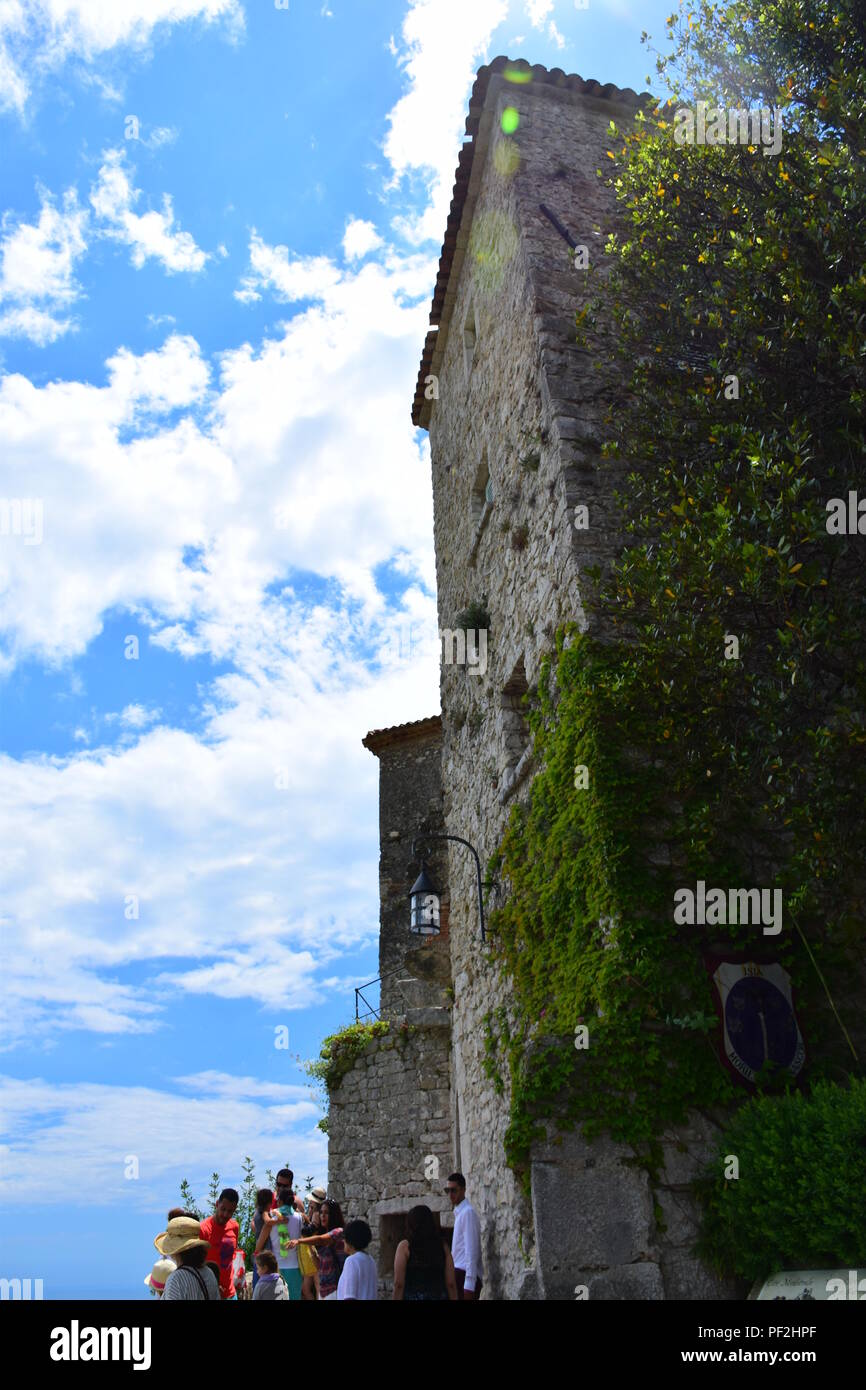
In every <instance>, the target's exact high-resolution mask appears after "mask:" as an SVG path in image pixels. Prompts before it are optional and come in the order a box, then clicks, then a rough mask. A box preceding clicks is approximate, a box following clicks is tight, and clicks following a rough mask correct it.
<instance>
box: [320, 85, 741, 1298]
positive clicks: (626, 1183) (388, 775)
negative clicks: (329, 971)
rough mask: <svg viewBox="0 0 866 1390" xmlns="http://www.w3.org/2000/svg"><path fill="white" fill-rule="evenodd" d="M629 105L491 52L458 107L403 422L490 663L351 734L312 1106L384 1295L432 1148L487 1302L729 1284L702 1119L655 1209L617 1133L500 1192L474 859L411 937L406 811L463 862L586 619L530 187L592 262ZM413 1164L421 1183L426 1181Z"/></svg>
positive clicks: (435, 1191)
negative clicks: (349, 991) (712, 1262)
mask: <svg viewBox="0 0 866 1390" xmlns="http://www.w3.org/2000/svg"><path fill="white" fill-rule="evenodd" d="M515 79H516V80H515ZM640 100H641V99H640V98H638V97H636V95H635V94H634V93H633V92H631V91H628V90H627V91H620V90H619V89H617V88H615V87H612V86H606V87H602V86H600V85H599V84H598V83H597V82H584V81H583V80H582V79H581V78H579V77H577V76H570V77H566V75H565V74H564V73H562V72H560V71H559V70H553V71H547V70H546V69H544V68H541V67H533V68H530V67H529V66H528V65H527V64H525V63H509V62H508V61H507V60H506V59H504V58H498V59H496V60H495V61H494V62H493V63H492V64H491V65H490V66H488V67H484V68H482V69H481V70H480V71H479V73H478V77H477V80H476V82H475V86H474V89H473V93H472V97H471V101H470V107H469V116H468V119H467V123H466V131H467V137H469V138H468V140H467V142H466V143H465V144H464V146H463V149H462V152H461V156H460V163H459V166H458V169H457V182H456V184H455V191H454V200H453V202H452V204H451V215H450V217H449V221H448V227H447V229H446V236H445V242H444V245H443V252H442V259H441V262H440V270H439V275H438V278H437V282H436V290H435V293H434V298H433V308H432V312H431V323H432V324H433V327H432V328H431V331H430V332H429V333H428V336H427V339H426V342H425V347H424V355H423V359H422V363H421V369H420V372H419V377H418V386H417V390H416V395H415V401H414V406H413V420H414V422H415V424H416V425H420V426H422V427H424V428H426V429H427V430H428V431H429V435H430V445H431V455H432V478H433V499H434V539H435V550H436V573H437V585H438V611H439V626H440V629H454V628H455V627H456V626H457V615H458V613H460V612H465V610H466V609H467V608H469V607H470V606H471V605H473V604H474V605H477V606H478V607H483V608H484V609H485V610H486V612H487V613H488V614H489V621H490V627H489V636H488V659H487V667H486V671H485V672H484V674H483V675H481V674H480V672H472V671H471V668H469V667H467V666H466V665H459V664H456V663H451V664H448V663H443V665H442V667H441V692H440V693H441V707H442V716H441V727H440V725H439V721H438V720H435V721H434V720H421V721H419V722H418V723H417V724H416V725H411V724H410V725H402V726H398V727H397V728H396V729H393V730H379V731H377V733H375V734H371V735H368V738H367V739H366V740H365V743H366V745H367V746H368V747H369V748H370V749H371V751H372V752H374V753H375V754H376V755H377V756H378V757H379V759H380V839H381V871H380V882H381V949H380V965H381V970H382V972H383V974H385V972H388V978H387V981H386V980H383V986H382V989H383V993H382V1001H383V1017H385V1018H387V1019H388V1020H389V1021H390V1022H391V1024H392V1027H391V1032H390V1033H389V1035H388V1037H387V1038H386V1039H384V1040H380V1041H379V1042H378V1043H373V1044H371V1045H370V1047H369V1048H368V1050H367V1052H366V1053H365V1054H364V1055H363V1056H362V1057H361V1058H359V1060H358V1061H357V1062H356V1063H355V1066H354V1069H353V1071H351V1072H350V1073H349V1074H348V1075H347V1076H346V1077H345V1078H344V1079H343V1081H342V1083H341V1085H340V1086H339V1087H338V1088H337V1089H336V1090H335V1091H334V1093H333V1094H332V1096H331V1102H330V1103H331V1110H330V1122H329V1134H330V1153H329V1162H330V1186H331V1190H332V1191H333V1192H334V1193H335V1195H338V1196H339V1197H340V1198H341V1200H343V1201H345V1202H346V1203H347V1207H348V1210H347V1211H346V1215H347V1216H349V1215H352V1216H364V1217H366V1219H367V1220H369V1221H370V1224H371V1226H372V1228H373V1232H374V1238H375V1247H374V1251H373V1253H374V1254H375V1255H376V1257H377V1258H378V1259H379V1262H380V1275H381V1278H382V1288H383V1289H386V1288H387V1287H389V1282H388V1276H389V1271H390V1268H391V1265H392V1261H393V1251H394V1247H395V1244H396V1240H398V1239H399V1238H400V1237H401V1236H402V1234H403V1231H402V1221H403V1213H405V1211H406V1210H407V1209H408V1207H410V1206H412V1205H413V1204H414V1203H415V1202H417V1201H422V1200H424V1201H427V1202H428V1203H429V1205H431V1206H432V1207H433V1208H434V1210H436V1211H438V1212H439V1213H440V1215H441V1219H442V1224H443V1227H447V1226H448V1223H449V1220H450V1213H449V1212H447V1211H446V1208H447V1201H446V1199H445V1198H444V1196H443V1195H442V1181H441V1178H442V1177H444V1176H445V1175H447V1172H448V1171H449V1169H450V1168H451V1167H452V1166H454V1167H459V1168H460V1169H461V1170H462V1171H463V1172H464V1173H465V1174H466V1176H467V1179H468V1193H469V1196H470V1198H471V1200H472V1203H473V1205H474V1206H475V1207H476V1209H477V1211H478V1212H479V1215H480V1218H481V1225H482V1232H483V1255H484V1265H485V1273H484V1278H485V1290H484V1294H483V1297H485V1298H487V1297H490V1298H496V1299H523V1298H527V1299H573V1298H574V1297H575V1288H576V1286H579V1285H582V1286H585V1287H586V1288H587V1290H588V1295H589V1298H590V1299H593V1300H594V1299H598V1298H618V1299H621V1298H651V1299H659V1298H665V1297H667V1298H671V1297H673V1298H702V1297H731V1296H736V1295H737V1294H738V1293H740V1292H741V1290H740V1289H739V1288H737V1287H734V1286H730V1285H723V1284H721V1283H720V1282H719V1281H717V1280H716V1279H715V1278H714V1277H713V1276H712V1275H711V1274H710V1273H709V1272H708V1271H707V1270H705V1269H704V1267H703V1266H702V1265H701V1264H700V1262H699V1261H698V1260H697V1259H696V1258H694V1257H693V1256H692V1254H691V1253H690V1248H691V1245H692V1242H693V1239H694V1236H695V1233H696V1208H695V1206H694V1203H693V1201H692V1198H691V1194H690V1190H689V1184H690V1182H691V1180H692V1179H693V1177H694V1176H695V1175H696V1173H697V1171H698V1169H699V1167H700V1165H701V1163H702V1162H703V1161H704V1159H705V1157H706V1156H707V1155H708V1153H709V1151H710V1148H711V1146H712V1142H713V1134H714V1123H713V1121H712V1120H710V1119H707V1118H705V1117H697V1116H696V1117H694V1123H693V1124H691V1125H689V1126H686V1127H685V1128H683V1129H681V1130H679V1131H677V1132H672V1133H671V1134H669V1135H667V1136H666V1137H665V1145H664V1147H665V1152H666V1154H667V1162H666V1164H665V1169H664V1173H663V1182H662V1185H661V1187H660V1188H659V1189H657V1191H656V1193H655V1202H654V1195H653V1193H652V1192H651V1190H650V1187H649V1181H648V1178H647V1176H646V1174H645V1173H644V1172H642V1171H641V1170H638V1169H635V1168H632V1167H628V1166H625V1165H624V1163H623V1160H624V1159H625V1158H627V1157H629V1154H628V1151H627V1150H626V1149H625V1148H624V1146H622V1145H616V1144H614V1143H612V1142H611V1141H610V1140H605V1139H600V1140H597V1141H596V1142H595V1143H593V1144H592V1145H589V1144H587V1143H586V1141H585V1140H584V1139H583V1138H582V1136H581V1135H580V1134H579V1133H578V1134H572V1135H566V1136H562V1137H560V1138H559V1139H557V1141H556V1142H553V1141H552V1142H549V1143H545V1144H539V1145H536V1148H535V1150H534V1151H533V1155H532V1170H531V1176H532V1198H531V1201H527V1200H526V1199H525V1198H524V1196H523V1195H522V1193H521V1191H520V1188H519V1186H518V1183H517V1182H516V1180H515V1178H514V1175H513V1174H512V1173H511V1171H510V1170H509V1168H508V1167H507V1165H506V1163H505V1153H504V1147H503V1138H504V1133H505V1129H506V1127H507V1123H508V1108H509V1095H508V1085H507V1080H506V1087H505V1092H504V1094H502V1095H497V1094H496V1091H495V1089H494V1086H493V1083H492V1081H491V1080H490V1078H488V1076H487V1075H486V1074H485V1072H484V1068H483V1059H484V1022H483V1020H484V1018H485V1015H487V1014H488V1013H490V1012H491V1010H493V1009H496V1008H497V1007H498V1006H499V1005H504V1006H505V1007H506V1009H507V1008H508V1005H509V989H508V985H507V983H504V982H503V981H502V980H501V979H500V978H499V976H498V974H497V973H496V972H495V971H494V969H493V967H492V966H489V965H487V963H486V962H485V959H484V955H483V953H482V951H481V950H480V947H479V930H478V915H477V891H476V886H475V877H474V874H475V870H474V863H473V861H472V858H471V855H469V854H468V853H467V852H466V851H465V850H464V849H463V848H462V847H461V846H459V845H449V846H448V850H449V852H448V854H447V856H445V855H442V856H440V858H439V859H438V860H437V861H436V862H437V874H438V877H439V879H440V880H441V882H442V884H443V885H445V886H446V887H447V889H448V890H449V894H450V896H449V900H448V907H449V908H450V911H449V913H448V930H447V932H443V935H442V937H440V938H439V939H438V940H437V941H436V943H435V945H434V947H433V948H432V949H431V947H430V946H424V947H418V946H417V944H414V939H413V938H410V936H409V932H408V899H407V896H406V895H407V894H408V889H409V885H410V884H411V882H412V879H413V878H414V875H415V873H416V872H417V863H416V861H414V860H413V859H412V856H411V845H410V843H409V842H408V841H409V840H410V839H411V831H412V829H413V828H415V827H416V826H417V827H423V828H425V829H427V830H428V831H432V830H433V829H434V828H435V827H436V826H437V825H439V826H443V827H444V829H445V830H446V831H447V832H448V833H450V834H453V835H459V836H462V837H463V838H465V839H466V840H468V841H470V842H471V843H472V844H473V845H474V846H475V847H476V848H477V850H478V852H479V854H480V856H481V861H482V863H485V862H486V860H487V859H488V858H489V856H490V855H491V854H492V853H493V852H494V850H495V849H496V848H497V847H498V844H499V841H500V839H501V836H502V833H503V831H504V828H505V823H506V819H507V816H508V814H509V812H510V809H511V805H512V803H513V799H514V798H515V797H523V796H525V795H526V794H527V791H528V789H529V786H530V784H531V778H532V772H533V766H532V755H531V750H530V747H529V734H528V730H527V728H526V726H525V723H524V720H523V717H522V712H521V706H520V700H521V696H522V694H523V693H524V692H525V691H526V690H527V689H528V688H529V687H530V686H532V685H533V684H534V683H535V681H536V680H537V677H538V672H539V667H540V662H541V659H542V656H543V655H544V653H545V652H547V651H549V650H550V649H551V647H552V645H553V634H554V632H555V630H556V628H557V626H558V625H559V624H560V623H561V622H564V621H567V620H573V621H576V622H578V623H579V624H580V625H581V627H583V628H586V627H587V626H588V625H589V624H590V623H597V621H598V620H597V619H596V618H594V617H592V606H591V603H590V600H591V597H592V592H591V588H590V581H589V579H588V576H587V570H588V569H589V568H591V567H592V566H594V565H601V566H602V567H603V566H605V565H606V564H607V563H609V562H610V560H611V559H612V558H613V556H614V555H615V553H616V550H617V547H618V544H619V536H618V533H617V520H616V518H617V513H616V511H615V507H614V502H613V495H612V494H613V491H614V489H615V488H616V486H617V484H618V482H619V475H618V471H617V469H616V468H614V467H612V466H611V464H610V463H609V462H606V464H605V466H604V468H603V469H602V468H600V467H599V463H600V437H601V414H602V409H603V406H602V404H601V402H600V401H598V400H597V399H596V397H597V383H596V381H595V380H594V379H593V376H592V372H591V369H590V367H589V365H588V362H587V359H586V358H585V357H584V356H583V355H582V354H581V352H580V350H579V348H578V346H577V345H576V343H575V321H574V313H575V304H576V298H577V295H578V293H579V280H578V277H579V276H580V275H581V273H582V272H581V270H580V269H578V268H576V264H575V257H574V255H573V253H572V250H571V249H570V246H569V244H568V243H567V242H566V240H565V239H564V238H563V236H562V235H561V234H560V232H559V231H558V230H557V229H556V227H555V226H554V224H553V222H552V221H551V220H550V219H549V218H548V217H547V216H546V215H545V214H544V213H543V212H542V211H541V209H540V205H541V204H542V203H543V204H544V205H545V206H546V207H547V208H549V209H550V210H551V212H552V213H553V214H554V216H555V217H556V218H557V219H558V220H559V221H560V222H561V224H562V225H563V227H564V228H565V230H566V231H567V232H568V233H569V234H570V236H571V238H572V240H573V241H574V242H576V243H578V244H579V245H583V246H585V247H586V248H587V256H588V260H589V263H590V265H600V264H601V260H602V255H603V250H602V248H603V245H604V240H605V236H606V234H607V231H608V230H609V229H610V228H611V227H612V225H613V221H614V208H613V203H612V200H611V196H610V193H609V190H607V189H606V188H605V187H604V184H603V181H602V180H601V179H599V178H598V177H597V175H596V169H597V168H599V166H600V165H602V164H603V162H604V152H605V149H606V148H607V147H608V145H609V143H610V135H609V130H608V123H609V122H610V121H611V120H614V121H616V122H618V123H622V122H624V121H627V120H629V119H630V118H631V117H633V115H634V112H635V109H636V107H637V105H638V104H639V101H640ZM506 110H508V112H509V114H508V115H507V116H506V118H505V120H503V113H504V112H506ZM513 113H516V119H515V116H514V114H513ZM581 259H583V258H581ZM578 506H584V507H586V508H587V515H588V520H589V524H588V525H587V526H586V527H584V528H582V529H577V528H576V527H575V525H574V517H575V508H576V507H578ZM431 862H432V861H431ZM392 972H393V973H392ZM404 1025H405V1027H404ZM410 1026H412V1027H414V1031H410ZM431 1158H436V1159H437V1160H438V1164H439V1168H438V1180H437V1179H435V1178H432V1177H428V1176H427V1173H428V1170H431V1171H432V1165H431V1163H430V1159H431ZM656 1204H657V1205H656ZM659 1215H660V1216H661V1219H657V1217H659Z"/></svg>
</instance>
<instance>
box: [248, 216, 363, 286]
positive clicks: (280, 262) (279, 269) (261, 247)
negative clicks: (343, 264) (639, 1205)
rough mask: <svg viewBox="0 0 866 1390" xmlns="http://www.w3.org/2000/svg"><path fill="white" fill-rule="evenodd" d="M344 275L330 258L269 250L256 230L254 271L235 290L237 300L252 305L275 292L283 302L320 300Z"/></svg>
mask: <svg viewBox="0 0 866 1390" xmlns="http://www.w3.org/2000/svg"><path fill="white" fill-rule="evenodd" d="M340 278H341V274H340V271H339V270H338V268H337V267H336V266H335V265H334V263H333V261H332V260H330V259H329V257H327V256H292V255H291V254H290V252H289V248H288V247H287V246H268V244H267V243H266V242H264V241H263V240H262V239H261V237H260V236H259V235H258V233H257V232H256V230H255V228H253V231H252V235H251V237H250V269H249V271H248V273H247V274H246V275H245V276H244V278H243V280H242V281H241V288H240V289H239V290H235V299H239V300H240V301H241V302H242V303H243V304H251V303H253V302H254V301H255V300H257V299H261V297H262V291H263V290H271V291H273V293H274V294H275V295H276V296H277V297H278V298H279V299H283V300H288V301H293V300H298V299H320V298H321V297H322V295H323V294H324V293H325V291H326V290H328V289H331V288H333V287H334V286H335V285H338V284H339V283H340Z"/></svg>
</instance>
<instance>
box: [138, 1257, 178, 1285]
mask: <svg viewBox="0 0 866 1390" xmlns="http://www.w3.org/2000/svg"><path fill="white" fill-rule="evenodd" d="M176 1269H177V1265H176V1264H175V1262H174V1260H166V1259H162V1260H157V1262H156V1264H155V1265H154V1267H153V1269H152V1270H151V1271H150V1273H149V1274H148V1275H146V1276H145V1280H144V1282H145V1284H147V1287H148V1288H149V1289H153V1290H154V1292H155V1293H162V1291H163V1289H164V1288H165V1281H166V1279H167V1278H168V1276H169V1275H170V1274H174V1271H175V1270H176Z"/></svg>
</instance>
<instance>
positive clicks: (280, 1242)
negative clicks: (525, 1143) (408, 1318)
mask: <svg viewBox="0 0 866 1390" xmlns="http://www.w3.org/2000/svg"><path fill="white" fill-rule="evenodd" d="M276 1184H277V1186H276V1191H275V1192H273V1191H271V1189H270V1188H269V1187H263V1188H261V1189H260V1190H259V1191H258V1192H257V1193H256V1207H255V1211H254V1213H253V1230H254V1233H255V1237H256V1245H255V1252H254V1254H253V1262H254V1266H255V1267H254V1269H253V1277H252V1286H251V1292H252V1297H253V1299H256V1300H259V1301H260V1302H277V1303H283V1302H300V1301H303V1300H306V1301H308V1302H313V1301H315V1300H317V1299H343V1300H347V1301H362V1300H371V1299H376V1298H378V1296H379V1280H378V1275H377V1271H376V1264H375V1261H374V1260H373V1259H372V1258H371V1256H370V1255H368V1253H367V1247H368V1246H369V1244H370V1242H371V1240H372V1238H373V1236H372V1232H371V1230H370V1227H369V1226H368V1225H367V1222H366V1221H357V1220H356V1221H348V1222H344V1221H343V1213H342V1211H341V1210H340V1204H339V1202H337V1201H335V1200H334V1199H333V1198H329V1197H328V1195H327V1192H326V1191H325V1189H324V1188H323V1187H314V1188H313V1190H312V1192H311V1193H310V1195H309V1197H308V1199H307V1201H306V1203H305V1202H304V1199H303V1198H302V1197H301V1196H300V1195H299V1194H298V1193H296V1192H295V1191H294V1187H293V1184H294V1175H293V1173H292V1171H291V1169H290V1168H281V1169H280V1171H279V1173H277V1177H276ZM445 1191H446V1193H447V1194H448V1197H449V1199H450V1201H451V1205H452V1207H453V1208H454V1232H453V1237H452V1243H451V1245H450V1246H449V1244H448V1241H447V1240H446V1238H445V1236H444V1234H443V1232H442V1231H441V1230H440V1228H439V1226H438V1224H437V1221H436V1218H435V1216H434V1214H433V1212H432V1211H431V1210H430V1208H429V1207H428V1206H424V1205H423V1204H422V1205H419V1206H416V1207H413V1208H412V1210H411V1211H409V1212H407V1214H406V1237H405V1239H404V1240H401V1241H400V1243H399V1245H398V1246H397V1250H396V1252H395V1255H394V1295H393V1296H394V1298H395V1299H399V1300H404V1301H406V1302H444V1301H445V1300H446V1299H451V1300H458V1299H463V1300H464V1301H472V1300H476V1299H478V1298H479V1297H480V1295H481V1227H480V1224H479V1221H478V1216H477V1214H476V1212H475V1210H474V1208H473V1207H472V1206H471V1205H470V1203H469V1201H468V1200H467V1198H466V1180H465V1178H464V1177H463V1175H462V1173H452V1174H451V1176H450V1177H449V1179H448V1182H447V1185H446V1187H445ZM238 1200H239V1198H238V1194H237V1192H236V1191H235V1189H234V1188H233V1187H227V1188H225V1189H224V1191H222V1192H221V1193H220V1195H219V1200H218V1202H217V1204H216V1207H215V1209H214V1213H213V1215H212V1216H209V1217H207V1219H206V1220H204V1221H200V1220H199V1218H198V1217H197V1216H194V1215H191V1214H190V1213H189V1212H187V1211H184V1210H183V1209H182V1208H181V1207H175V1208H173V1209H172V1210H171V1211H170V1212H169V1213H168V1225H167V1227H166V1229H165V1230H164V1231H161V1232H160V1234H159V1235H158V1236H157V1237H156V1239H155V1241H154V1242H153V1243H154V1245H155V1246H156V1248H157V1250H158V1251H159V1254H160V1257H161V1258H160V1259H159V1260H158V1261H157V1262H156V1264H155V1265H154V1267H153V1269H152V1270H151V1272H150V1274H149V1275H148V1276H147V1278H146V1279H145V1281H144V1282H145V1284H147V1285H148V1287H149V1288H150V1289H151V1290H152V1291H153V1292H154V1293H155V1294H156V1295H157V1297H159V1298H162V1299H164V1300H165V1301H166V1302H179V1301H184V1302H202V1301H211V1302H216V1301H217V1300H218V1299H223V1300H225V1301H235V1300H237V1299H244V1298H248V1297H249V1295H250V1288H249V1287H248V1283H247V1273H246V1260H245V1256H244V1252H243V1250H242V1249H240V1248H239V1245H238V1240H239V1236H240V1228H239V1226H238V1223H237V1221H235V1220H234V1213H235V1211H236V1209H237V1205H238Z"/></svg>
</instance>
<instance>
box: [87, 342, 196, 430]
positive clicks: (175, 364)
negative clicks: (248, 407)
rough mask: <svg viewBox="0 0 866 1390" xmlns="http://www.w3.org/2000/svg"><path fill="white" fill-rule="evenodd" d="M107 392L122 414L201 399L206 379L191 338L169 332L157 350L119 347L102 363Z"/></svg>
mask: <svg viewBox="0 0 866 1390" xmlns="http://www.w3.org/2000/svg"><path fill="white" fill-rule="evenodd" d="M106 366H107V367H108V372H109V376H110V379H111V388H110V389H111V393H112V396H113V398H114V400H116V401H117V402H118V404H120V403H121V402H123V405H124V411H123V413H124V416H125V417H129V416H130V415H131V414H133V413H134V412H135V411H147V412H149V413H151V414H158V413H165V412H167V411H170V410H176V409H178V408H179V407H181V406H191V405H194V404H196V403H197V402H199V401H201V400H202V399H203V398H204V396H205V394H206V392H207V387H208V382H209V380H210V368H209V367H208V365H207V363H206V362H205V361H204V360H203V359H202V356H201V352H200V351H199V346H198V343H197V342H196V341H195V339H194V338H191V337H189V336H187V335H182V334H179V333H173V334H172V335H171V336H170V337H169V338H166V340H165V342H164V344H163V345H162V347H161V348H160V349H159V350H158V351H154V352H145V353H142V354H141V355H140V356H136V355H135V353H132V352H130V351H129V350H128V348H121V349H120V350H119V351H118V352H116V353H115V355H114V356H113V357H110V358H109V359H108V362H107V363H106Z"/></svg>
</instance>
